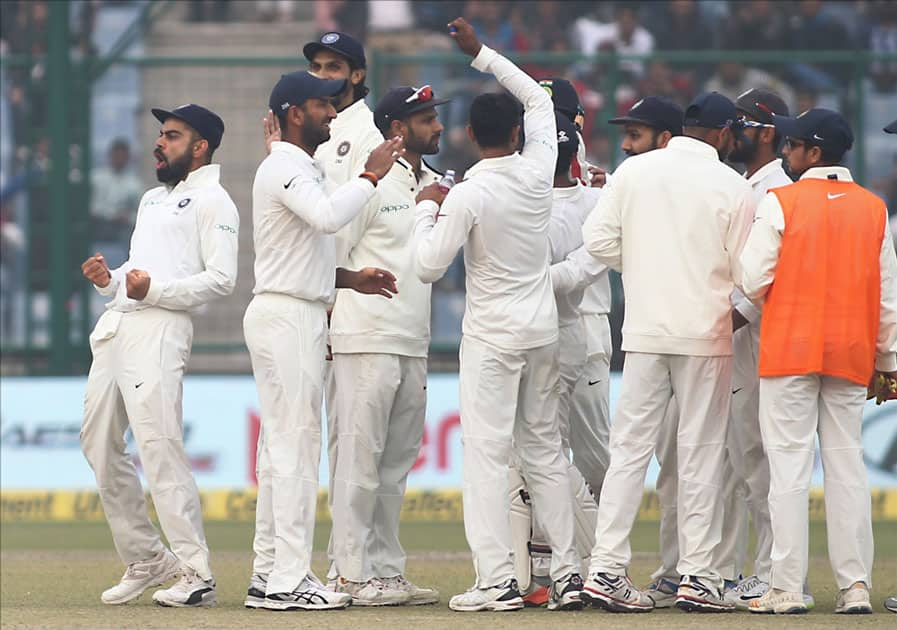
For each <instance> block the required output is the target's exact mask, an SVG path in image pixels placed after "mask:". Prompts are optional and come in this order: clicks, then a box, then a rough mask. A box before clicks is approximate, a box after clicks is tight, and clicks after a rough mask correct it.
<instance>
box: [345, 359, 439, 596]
mask: <svg viewBox="0 0 897 630" xmlns="http://www.w3.org/2000/svg"><path fill="white" fill-rule="evenodd" d="M333 377H334V380H335V382H336V393H337V401H336V404H337V414H338V415H339V418H340V423H339V425H338V427H339V436H338V447H337V448H338V451H339V458H338V459H337V463H336V474H335V478H334V483H333V503H332V510H333V536H332V540H333V553H334V561H335V563H336V569H337V572H338V574H339V575H341V576H342V577H344V578H346V579H347V580H351V581H353V582H366V581H368V580H370V579H371V578H374V577H379V578H390V577H395V576H397V575H401V574H403V573H404V572H405V552H404V550H403V549H402V545H401V544H400V542H399V514H400V513H401V511H402V500H403V498H404V496H405V484H406V481H407V479H408V473H409V472H411V468H412V467H413V466H414V462H415V461H416V460H417V457H418V455H419V454H420V447H421V443H422V442H423V437H424V421H425V417H426V411H427V389H426V388H427V360H426V359H425V358H422V357H405V356H399V355H395V354H334V355H333Z"/></svg>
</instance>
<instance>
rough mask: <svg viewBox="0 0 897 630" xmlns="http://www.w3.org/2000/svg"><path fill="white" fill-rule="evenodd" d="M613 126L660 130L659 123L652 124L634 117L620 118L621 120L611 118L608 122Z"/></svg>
mask: <svg viewBox="0 0 897 630" xmlns="http://www.w3.org/2000/svg"><path fill="white" fill-rule="evenodd" d="M607 122H608V123H609V124H611V125H645V126H646V127H651V128H652V129H660V127H658V126H657V123H654V122H651V121H649V120H643V119H641V118H633V117H632V116H620V117H619V118H611V119H610V120H608V121H607Z"/></svg>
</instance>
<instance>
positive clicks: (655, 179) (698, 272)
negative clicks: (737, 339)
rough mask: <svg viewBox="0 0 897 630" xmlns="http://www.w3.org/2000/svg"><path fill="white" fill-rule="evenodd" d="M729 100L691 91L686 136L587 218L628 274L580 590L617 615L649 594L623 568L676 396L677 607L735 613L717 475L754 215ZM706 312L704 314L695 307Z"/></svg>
mask: <svg viewBox="0 0 897 630" xmlns="http://www.w3.org/2000/svg"><path fill="white" fill-rule="evenodd" d="M735 117H736V112H735V106H734V104H733V103H732V102H731V101H730V100H729V99H727V98H725V97H724V96H722V95H720V94H717V93H710V94H703V95H701V96H699V97H698V98H697V99H695V100H694V101H693V102H692V104H691V105H690V106H689V108H688V110H687V111H686V114H685V123H684V125H683V132H684V136H683V137H678V138H673V139H672V140H670V142H669V144H668V145H667V147H666V148H665V149H660V150H656V151H649V152H647V153H644V154H642V155H639V156H635V157H631V158H629V159H627V160H626V161H625V162H623V164H622V165H621V166H620V168H618V169H617V170H616V172H615V173H614V179H613V182H612V184H611V185H610V186H608V187H607V188H606V190H605V191H604V194H603V195H602V196H601V199H600V200H599V202H598V207H597V208H596V210H595V212H593V213H592V214H591V215H590V216H589V219H588V220H587V221H586V225H585V226H584V227H583V237H584V242H585V245H586V248H587V249H588V250H589V252H590V253H591V254H592V255H593V256H595V257H596V258H598V260H599V261H600V262H603V263H605V264H607V265H609V266H611V267H612V268H615V269H618V270H620V271H621V273H622V275H623V285H624V288H625V291H626V301H627V308H626V319H625V322H624V324H623V349H624V350H625V351H626V352H627V355H626V363H625V366H624V369H623V384H622V391H621V394H620V400H619V403H618V407H617V413H616V415H615V417H614V424H613V427H612V429H611V462H610V468H609V469H608V473H607V477H606V478H605V481H604V486H603V488H602V490H601V497H600V499H599V502H598V527H597V529H596V533H595V538H596V544H595V549H594V550H593V553H592V562H591V567H590V572H589V579H588V581H587V582H586V584H585V586H584V587H583V592H582V598H583V600H585V601H588V602H591V603H593V604H595V605H599V606H602V607H604V608H607V609H608V610H612V611H619V612H646V611H650V610H652V609H653V607H654V602H653V600H652V599H651V598H650V597H649V596H648V595H647V594H645V593H641V592H640V591H639V590H638V589H636V588H635V587H634V586H633V585H632V583H631V582H630V581H629V578H628V577H627V575H626V572H627V569H628V566H629V562H630V559H631V549H630V546H629V533H630V531H631V528H632V525H633V523H634V521H635V518H636V515H637V514H638V508H639V504H640V503H641V492H642V488H643V486H644V482H645V473H646V471H647V467H648V463H649V461H650V459H651V455H652V454H653V452H654V450H655V446H656V444H657V440H658V436H659V433H660V429H661V426H662V424H663V423H664V417H665V414H666V410H667V406H668V404H669V401H670V400H671V399H672V397H673V396H674V395H675V397H676V399H677V401H678V404H679V408H680V410H681V413H680V421H679V425H678V430H677V441H678V445H677V451H678V452H677V455H678V458H677V459H678V464H679V489H678V502H679V510H678V518H679V547H680V554H679V556H680V557H679V563H678V570H679V573H680V575H682V581H681V582H680V585H679V589H678V595H677V600H676V605H677V606H678V607H680V608H683V609H685V610H704V611H709V612H716V611H728V610H733V609H734V606H733V605H732V604H730V603H728V602H726V601H725V600H724V599H723V597H722V593H721V590H720V587H721V586H722V582H721V580H720V578H719V575H718V573H717V572H716V570H715V568H714V566H713V551H714V549H715V547H716V545H717V544H718V543H719V540H720V534H721V532H720V529H721V519H720V518H718V516H721V514H718V512H719V511H718V510H715V506H716V503H717V501H719V500H720V496H719V492H720V485H719V478H720V475H721V473H722V465H723V459H724V455H725V438H726V429H727V425H728V415H729V401H730V398H731V390H730V389H729V387H730V385H731V369H732V366H731V363H732V357H731V354H732V315H731V304H730V301H729V297H730V295H731V294H732V290H733V288H734V278H736V277H738V276H739V274H740V267H739V264H738V258H737V257H738V254H739V253H740V251H741V248H742V246H743V243H744V241H745V239H746V238H747V234H748V231H749V229H750V224H751V219H752V217H753V199H752V197H751V191H750V187H749V186H748V184H747V183H746V182H745V181H744V179H742V178H741V177H739V176H738V175H737V174H735V173H734V172H733V171H732V170H731V169H729V168H728V167H726V166H725V165H724V164H722V163H721V162H720V160H721V159H724V158H725V156H726V155H727V154H728V153H729V151H730V150H731V146H732V132H731V130H730V129H729V126H730V125H731V124H732V122H733V121H734V120H735ZM696 309H697V313H696Z"/></svg>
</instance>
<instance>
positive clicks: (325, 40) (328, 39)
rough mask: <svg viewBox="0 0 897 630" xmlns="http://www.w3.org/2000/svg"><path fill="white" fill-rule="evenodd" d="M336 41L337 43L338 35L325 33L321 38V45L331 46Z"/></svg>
mask: <svg viewBox="0 0 897 630" xmlns="http://www.w3.org/2000/svg"><path fill="white" fill-rule="evenodd" d="M337 41H339V33H327V34H326V35H324V37H322V38H321V43H322V44H333V43H334V42H337Z"/></svg>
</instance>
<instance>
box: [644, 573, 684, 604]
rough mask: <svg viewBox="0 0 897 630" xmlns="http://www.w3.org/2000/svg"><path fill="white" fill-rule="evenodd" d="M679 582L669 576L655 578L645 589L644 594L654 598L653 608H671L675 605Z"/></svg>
mask: <svg viewBox="0 0 897 630" xmlns="http://www.w3.org/2000/svg"><path fill="white" fill-rule="evenodd" d="M678 591H679V582H678V580H677V581H674V580H671V579H670V578H665V577H662V578H657V579H656V580H654V581H653V582H651V583H650V584H649V585H648V588H646V589H645V594H646V595H647V596H648V597H650V598H651V599H653V600H654V608H672V607H673V606H675V605H676V593H677V592H678Z"/></svg>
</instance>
